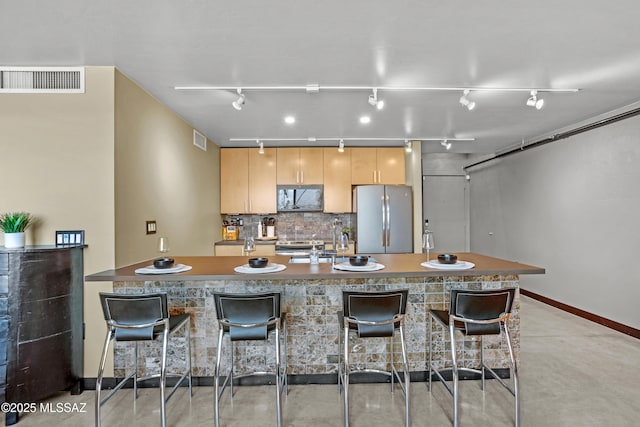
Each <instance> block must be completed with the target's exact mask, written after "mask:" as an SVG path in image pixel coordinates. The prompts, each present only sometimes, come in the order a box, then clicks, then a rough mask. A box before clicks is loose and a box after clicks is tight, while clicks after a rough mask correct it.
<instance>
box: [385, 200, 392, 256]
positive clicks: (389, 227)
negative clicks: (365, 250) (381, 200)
mask: <svg viewBox="0 0 640 427" xmlns="http://www.w3.org/2000/svg"><path fill="white" fill-rule="evenodd" d="M385 204H386V205H387V215H386V221H387V225H386V228H387V239H386V240H387V242H386V245H385V246H391V201H390V200H389V195H386V196H385Z"/></svg>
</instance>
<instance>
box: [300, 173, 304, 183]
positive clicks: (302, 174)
mask: <svg viewBox="0 0 640 427" xmlns="http://www.w3.org/2000/svg"><path fill="white" fill-rule="evenodd" d="M300 184H304V171H300Z"/></svg>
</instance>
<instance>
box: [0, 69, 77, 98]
mask: <svg viewBox="0 0 640 427" xmlns="http://www.w3.org/2000/svg"><path fill="white" fill-rule="evenodd" d="M0 93H84V67H0Z"/></svg>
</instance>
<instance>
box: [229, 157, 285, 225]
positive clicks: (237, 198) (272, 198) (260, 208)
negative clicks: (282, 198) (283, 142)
mask: <svg viewBox="0 0 640 427" xmlns="http://www.w3.org/2000/svg"><path fill="white" fill-rule="evenodd" d="M220 212H221V213H258V214H262V213H275V212H276V149H275V148H265V149H264V154H259V153H258V150H256V149H255V148H254V149H249V148H222V149H220Z"/></svg>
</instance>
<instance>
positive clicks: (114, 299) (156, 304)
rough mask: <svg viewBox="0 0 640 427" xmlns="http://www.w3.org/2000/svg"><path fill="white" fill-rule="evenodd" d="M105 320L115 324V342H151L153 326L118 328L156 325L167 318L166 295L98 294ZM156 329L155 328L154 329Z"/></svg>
mask: <svg viewBox="0 0 640 427" xmlns="http://www.w3.org/2000/svg"><path fill="white" fill-rule="evenodd" d="M100 303H101V304H102V311H103V312H104V318H105V320H106V321H107V322H108V323H109V322H113V323H115V325H114V326H115V327H116V340H117V341H139V340H153V339H154V338H155V335H154V326H150V327H146V328H118V327H117V326H118V325H123V326H135V325H145V324H149V323H156V322H159V321H161V320H163V319H168V318H169V310H168V309H167V294H165V293H153V294H137V295H125V294H112V293H104V292H101V293H100ZM156 328H157V327H156Z"/></svg>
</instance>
